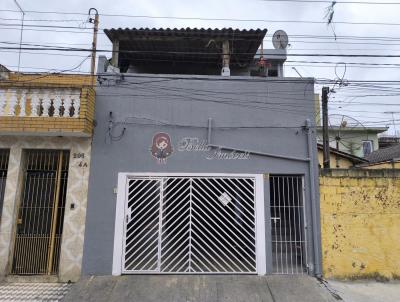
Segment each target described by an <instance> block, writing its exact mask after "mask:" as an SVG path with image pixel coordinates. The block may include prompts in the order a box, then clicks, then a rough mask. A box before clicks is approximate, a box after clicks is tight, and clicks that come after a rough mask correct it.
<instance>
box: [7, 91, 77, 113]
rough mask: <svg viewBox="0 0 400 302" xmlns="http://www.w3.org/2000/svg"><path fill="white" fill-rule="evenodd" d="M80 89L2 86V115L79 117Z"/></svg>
mask: <svg viewBox="0 0 400 302" xmlns="http://www.w3.org/2000/svg"><path fill="white" fill-rule="evenodd" d="M80 92H81V91H80V90H79V89H19V88H18V89H15V88H10V89H4V88H0V116H20V117H67V118H78V117H79V110H80V105H81V104H80Z"/></svg>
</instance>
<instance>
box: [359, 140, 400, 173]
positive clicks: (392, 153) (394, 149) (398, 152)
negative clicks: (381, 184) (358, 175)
mask: <svg viewBox="0 0 400 302" xmlns="http://www.w3.org/2000/svg"><path fill="white" fill-rule="evenodd" d="M365 159H367V160H368V161H369V163H368V164H364V165H360V167H363V168H367V169H400V144H397V145H394V146H391V147H387V148H384V149H379V150H377V151H375V152H372V153H371V154H370V155H368V156H367V157H366V158H365Z"/></svg>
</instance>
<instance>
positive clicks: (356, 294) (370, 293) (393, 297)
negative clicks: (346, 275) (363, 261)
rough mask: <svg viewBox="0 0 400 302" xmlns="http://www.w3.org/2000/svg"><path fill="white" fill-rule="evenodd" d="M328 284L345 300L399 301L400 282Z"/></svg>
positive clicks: (349, 301) (353, 301) (354, 301)
mask: <svg viewBox="0 0 400 302" xmlns="http://www.w3.org/2000/svg"><path fill="white" fill-rule="evenodd" d="M328 286H329V287H330V288H331V289H333V290H334V292H336V293H337V294H338V295H339V296H340V297H341V298H342V299H343V300H344V301H345V302H398V301H400V282H399V281H391V282H384V283H383V282H377V281H333V280H329V281H328Z"/></svg>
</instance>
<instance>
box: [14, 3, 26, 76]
mask: <svg viewBox="0 0 400 302" xmlns="http://www.w3.org/2000/svg"><path fill="white" fill-rule="evenodd" d="M14 3H15V4H16V5H17V6H18V9H19V10H20V11H21V13H22V22H21V35H20V37H19V53H18V77H19V67H20V64H21V50H22V33H23V32H24V19H25V12H24V10H23V9H22V8H21V6H20V5H19V4H18V2H17V0H14Z"/></svg>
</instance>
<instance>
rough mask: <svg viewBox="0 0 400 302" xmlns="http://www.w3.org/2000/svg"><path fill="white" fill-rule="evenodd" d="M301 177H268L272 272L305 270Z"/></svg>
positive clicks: (290, 272)
mask: <svg viewBox="0 0 400 302" xmlns="http://www.w3.org/2000/svg"><path fill="white" fill-rule="evenodd" d="M303 192H304V190H303V178H302V176H271V177H270V208H271V232H272V263H273V272H274V273H275V274H303V273H305V272H306V271H307V251H306V237H305V231H304V225H305V224H304V219H305V215H304V213H305V212H304V198H303Z"/></svg>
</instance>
